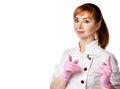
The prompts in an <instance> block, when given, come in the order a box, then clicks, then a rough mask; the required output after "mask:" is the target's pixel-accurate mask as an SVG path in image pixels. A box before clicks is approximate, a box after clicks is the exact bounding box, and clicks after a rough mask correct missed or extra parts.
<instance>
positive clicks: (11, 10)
mask: <svg viewBox="0 0 120 89" xmlns="http://www.w3.org/2000/svg"><path fill="white" fill-rule="evenodd" d="M84 2H92V3H95V4H97V5H98V6H99V7H100V9H101V11H102V13H103V16H104V19H105V21H106V23H107V25H108V28H109V31H110V43H109V45H108V47H107V50H108V51H110V52H112V53H114V54H115V56H116V58H117V59H118V63H119V66H120V55H119V53H120V41H119V39H120V34H119V32H120V31H119V30H120V24H119V23H120V13H119V8H120V5H119V1H115V2H114V1H113V0H111V1H110V0H109V1H107V0H1V1H0V89H49V85H50V81H51V77H52V73H53V71H54V66H55V64H56V63H57V62H59V60H60V57H61V55H62V53H63V51H64V50H66V49H68V48H72V47H75V46H76V45H77V43H78V38H77V36H76V34H75V33H74V29H73V19H72V15H73V11H74V9H75V8H76V7H77V6H78V5H80V4H82V3H84Z"/></svg>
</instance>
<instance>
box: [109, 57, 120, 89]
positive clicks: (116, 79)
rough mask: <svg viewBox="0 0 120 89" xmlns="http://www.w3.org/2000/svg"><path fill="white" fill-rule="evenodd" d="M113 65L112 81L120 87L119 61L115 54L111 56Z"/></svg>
mask: <svg viewBox="0 0 120 89" xmlns="http://www.w3.org/2000/svg"><path fill="white" fill-rule="evenodd" d="M111 66H112V74H111V78H110V80H111V83H112V85H113V86H114V87H115V88H116V89H120V71H119V67H118V62H117V60H116V58H115V56H114V55H112V56H111Z"/></svg>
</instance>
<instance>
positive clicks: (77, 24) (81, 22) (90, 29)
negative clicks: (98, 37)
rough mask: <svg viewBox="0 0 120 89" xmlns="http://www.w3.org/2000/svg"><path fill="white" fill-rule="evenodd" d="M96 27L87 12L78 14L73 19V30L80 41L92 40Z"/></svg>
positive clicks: (96, 24)
mask: <svg viewBox="0 0 120 89" xmlns="http://www.w3.org/2000/svg"><path fill="white" fill-rule="evenodd" d="M98 26H99V24H98V23H96V22H95V19H94V18H93V17H92V15H91V14H89V13H88V12H85V13H83V14H78V15H76V16H75V18H74V29H75V32H76V34H77V35H78V37H79V38H80V39H89V38H90V39H94V35H95V33H96V31H97V29H98Z"/></svg>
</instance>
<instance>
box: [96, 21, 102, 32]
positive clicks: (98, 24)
mask: <svg viewBox="0 0 120 89" xmlns="http://www.w3.org/2000/svg"><path fill="white" fill-rule="evenodd" d="M101 23H102V20H100V21H99V22H98V23H97V28H96V30H97V31H98V29H99V28H100V26H101Z"/></svg>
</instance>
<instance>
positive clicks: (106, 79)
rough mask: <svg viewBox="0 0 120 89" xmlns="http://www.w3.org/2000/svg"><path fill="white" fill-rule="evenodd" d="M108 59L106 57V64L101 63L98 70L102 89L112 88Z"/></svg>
mask: <svg viewBox="0 0 120 89" xmlns="http://www.w3.org/2000/svg"><path fill="white" fill-rule="evenodd" d="M110 58H111V57H108V59H107V62H106V63H105V62H103V63H102V65H101V66H100V68H99V71H100V73H101V78H100V82H101V86H102V88H103V89H110V87H111V86H112V84H111V82H110V76H111V73H112V68H111V63H110Z"/></svg>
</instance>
